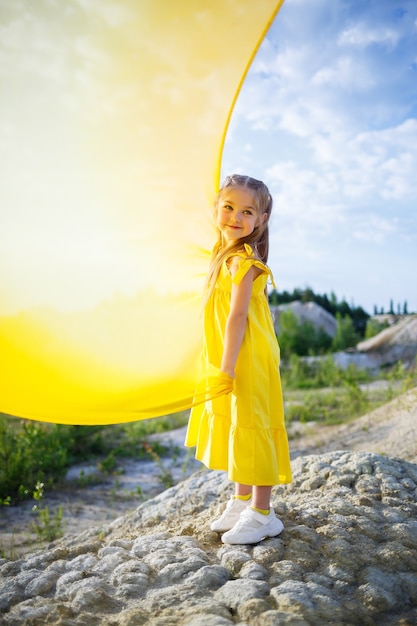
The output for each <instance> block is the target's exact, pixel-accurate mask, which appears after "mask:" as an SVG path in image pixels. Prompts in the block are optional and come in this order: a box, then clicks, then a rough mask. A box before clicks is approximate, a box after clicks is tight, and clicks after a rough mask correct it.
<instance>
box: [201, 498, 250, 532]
mask: <svg viewBox="0 0 417 626" xmlns="http://www.w3.org/2000/svg"><path fill="white" fill-rule="evenodd" d="M251 502H252V498H250V499H249V500H240V499H239V498H234V497H233V496H231V498H230V500H229V502H228V503H227V505H226V508H225V510H224V511H223V513H222V514H221V516H220V517H219V519H216V520H214V522H212V523H211V524H210V528H211V530H214V531H215V532H216V533H224V532H225V531H226V530H230V529H231V528H233V526H234V525H235V524H236V522H237V521H238V519H239V515H240V514H241V513H242V511H244V510H245V509H246V508H247V507H248V506H250V503H251Z"/></svg>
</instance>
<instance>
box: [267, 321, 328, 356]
mask: <svg viewBox="0 0 417 626" xmlns="http://www.w3.org/2000/svg"><path fill="white" fill-rule="evenodd" d="M278 340H279V345H280V349H281V355H282V358H283V359H290V358H291V356H292V355H294V354H295V355H298V356H307V355H309V354H311V355H312V354H325V353H326V352H328V350H329V348H330V346H331V343H332V339H331V337H330V336H329V335H328V334H327V333H325V332H324V330H323V329H322V328H318V327H317V326H315V325H314V324H313V323H312V322H309V321H306V322H299V321H298V319H297V317H296V315H295V314H294V313H293V312H292V311H290V310H288V311H284V312H283V313H281V315H280V316H279V333H278Z"/></svg>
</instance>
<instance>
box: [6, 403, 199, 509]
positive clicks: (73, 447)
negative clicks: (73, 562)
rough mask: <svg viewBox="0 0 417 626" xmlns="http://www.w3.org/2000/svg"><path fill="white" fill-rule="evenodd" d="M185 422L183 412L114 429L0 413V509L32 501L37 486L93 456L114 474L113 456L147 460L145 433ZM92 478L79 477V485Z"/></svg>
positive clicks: (162, 449)
mask: <svg viewBox="0 0 417 626" xmlns="http://www.w3.org/2000/svg"><path fill="white" fill-rule="evenodd" d="M187 419H188V412H187V411H183V412H181V413H176V414H173V415H168V416H164V417H161V418H155V419H149V420H143V421H138V422H131V423H128V424H118V425H114V426H66V425H60V424H58V425H57V424H44V423H40V422H32V421H28V420H20V419H17V418H15V417H10V416H6V415H0V506H2V505H3V506H7V505H10V504H14V503H16V502H17V501H19V500H22V499H27V498H31V497H33V494H34V493H36V486H37V485H40V484H42V486H43V485H48V489H51V488H53V487H54V486H55V485H56V484H57V483H59V481H60V480H62V478H63V477H64V476H65V473H66V471H67V469H68V467H69V466H70V465H71V464H74V463H78V462H83V461H86V460H91V459H94V458H96V459H97V462H98V463H99V464H100V466H99V467H100V469H101V471H103V472H105V473H108V474H114V473H115V472H117V471H118V469H117V468H118V458H120V457H133V458H144V457H146V456H147V452H146V451H145V449H144V447H143V442H144V440H145V439H146V437H147V436H148V435H149V434H151V433H155V432H165V431H169V430H172V429H174V428H178V427H180V426H183V425H184V424H185V423H186V422H187ZM152 448H153V449H154V450H155V452H156V453H157V454H158V455H159V456H162V455H164V454H166V452H167V450H168V448H167V447H166V446H163V445H161V444H160V443H158V442H154V443H152ZM91 480H92V479H90V478H85V477H82V478H81V479H80V481H79V484H80V486H81V485H83V484H84V485H87V484H91ZM166 481H168V478H166ZM45 515H46V514H45Z"/></svg>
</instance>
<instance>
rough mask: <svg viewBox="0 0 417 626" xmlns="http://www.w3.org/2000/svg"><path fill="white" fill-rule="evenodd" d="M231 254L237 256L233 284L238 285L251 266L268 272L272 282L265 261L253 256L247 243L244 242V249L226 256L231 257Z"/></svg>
mask: <svg viewBox="0 0 417 626" xmlns="http://www.w3.org/2000/svg"><path fill="white" fill-rule="evenodd" d="M232 256H236V257H239V266H238V269H237V271H236V273H235V275H234V276H233V278H232V282H233V284H235V285H238V284H239V283H240V282H241V280H242V279H243V277H244V276H245V275H246V274H247V273H248V271H249V270H250V268H251V267H257V268H258V269H259V270H261V272H263V273H265V274H268V275H269V277H270V278H271V280H272V283H273V278H272V274H271V270H270V269H269V267H268V266H267V265H265V263H263V262H262V261H260V260H259V259H257V258H256V257H255V255H254V253H253V249H252V248H251V246H249V245H248V244H247V243H245V244H244V251H242V252H233V253H232V254H231V255H230V257H228V258H231V257H232ZM226 261H227V259H226Z"/></svg>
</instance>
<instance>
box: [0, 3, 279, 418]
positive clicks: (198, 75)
mask: <svg viewBox="0 0 417 626" xmlns="http://www.w3.org/2000/svg"><path fill="white" fill-rule="evenodd" d="M281 4H282V0H281V1H279V0H258V1H257V2H253V0H210V1H208V0H193V1H192V2H190V1H189V0H177V1H176V2H172V1H171V0H153V2H145V1H142V0H124V1H122V2H120V1H119V0H105V1H103V2H96V1H92V2H88V3H85V2H81V0H63V2H60V3H59V6H58V7H55V6H53V5H51V4H50V3H49V2H48V1H47V0H39V1H38V2H36V3H25V5H24V6H22V5H21V4H19V3H13V2H10V3H8V5H6V6H5V7H4V8H3V10H2V28H3V33H6V35H7V36H4V37H2V40H1V43H0V53H1V54H2V58H3V59H4V60H5V63H4V68H6V69H5V71H4V72H3V73H2V78H1V80H2V81H3V80H4V81H5V82H4V84H3V85H2V100H3V102H2V106H3V114H2V122H3V125H2V133H3V134H2V137H1V145H2V156H1V162H0V165H1V171H2V183H1V187H0V207H1V208H0V358H1V365H0V411H2V412H4V413H8V414H10V415H15V416H18V417H25V418H30V419H37V420H42V421H49V422H56V423H68V424H109V423H117V422H123V421H130V420H137V419H145V418H148V417H155V416H157V415H162V414H166V413H172V412H175V411H177V410H180V409H183V408H186V407H188V406H190V405H191V403H192V402H201V401H203V400H205V399H206V398H207V396H210V397H216V396H218V395H221V394H224V393H226V392H227V391H229V390H230V388H231V381H230V380H228V379H227V377H226V378H224V377H223V378H222V377H220V378H219V377H218V376H217V372H208V373H207V372H204V373H202V372H199V371H198V370H197V363H198V354H199V351H200V348H201V344H202V331H203V329H202V319H201V293H202V286H203V280H204V275H205V272H206V269H207V262H208V254H207V252H206V250H208V249H210V248H211V247H212V245H213V243H214V229H213V226H212V222H211V209H210V206H211V200H212V195H213V192H214V191H215V189H216V187H217V185H218V182H219V170H220V159H221V152H222V147H223V142H224V137H225V133H226V129H227V125H228V121H229V118H230V115H231V111H232V108H233V104H234V101H235V99H236V97H237V94H238V91H239V89H240V86H241V83H242V80H243V78H244V76H245V74H246V71H247V69H248V67H249V65H250V62H251V60H252V59H253V56H254V54H255V52H256V50H257V47H258V46H259V44H260V42H261V40H262V38H263V36H264V34H265V32H266V30H267V28H268V27H269V24H270V22H271V21H272V19H273V18H274V16H275V14H276V13H277V11H278V9H279V8H280V6H281ZM206 375H209V376H211V379H210V380H211V382H210V383H209V384H208V387H207V384H206V383H201V382H199V381H200V380H202V379H204V378H205V376H206ZM196 384H197V388H196Z"/></svg>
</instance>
